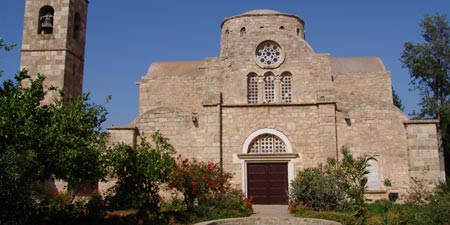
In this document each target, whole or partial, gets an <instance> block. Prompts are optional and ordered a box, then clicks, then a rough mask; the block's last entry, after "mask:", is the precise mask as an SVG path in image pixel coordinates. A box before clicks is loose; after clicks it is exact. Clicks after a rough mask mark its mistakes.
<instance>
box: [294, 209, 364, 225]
mask: <svg viewBox="0 0 450 225" xmlns="http://www.w3.org/2000/svg"><path fill="white" fill-rule="evenodd" d="M291 212H292V213H294V214H295V216H298V217H305V218H317V219H325V220H331V221H336V222H339V223H342V224H343V225H353V224H358V221H357V218H356V217H354V216H353V215H352V214H350V213H346V212H336V211H314V210H311V209H310V208H308V207H307V206H305V205H299V206H297V207H295V209H292V210H291Z"/></svg>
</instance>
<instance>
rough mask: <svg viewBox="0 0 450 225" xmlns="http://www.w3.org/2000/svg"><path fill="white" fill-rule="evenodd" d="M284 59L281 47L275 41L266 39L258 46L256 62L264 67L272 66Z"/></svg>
mask: <svg viewBox="0 0 450 225" xmlns="http://www.w3.org/2000/svg"><path fill="white" fill-rule="evenodd" d="M282 61H283V54H282V51H281V47H280V46H279V45H278V44H277V43H275V42H273V41H265V42H263V43H261V44H260V45H258V47H257V48H256V63H257V64H258V65H260V66H262V67H268V68H272V67H275V66H277V65H279V64H280V63H281V62H282Z"/></svg>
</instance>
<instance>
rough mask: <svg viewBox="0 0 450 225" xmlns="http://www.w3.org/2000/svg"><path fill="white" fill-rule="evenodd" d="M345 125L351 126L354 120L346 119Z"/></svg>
mask: <svg viewBox="0 0 450 225" xmlns="http://www.w3.org/2000/svg"><path fill="white" fill-rule="evenodd" d="M345 123H346V124H347V126H351V125H352V120H350V118H345Z"/></svg>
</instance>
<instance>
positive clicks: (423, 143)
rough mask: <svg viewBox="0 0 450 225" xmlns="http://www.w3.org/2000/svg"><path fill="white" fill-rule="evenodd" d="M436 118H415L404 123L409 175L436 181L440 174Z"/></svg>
mask: <svg viewBox="0 0 450 225" xmlns="http://www.w3.org/2000/svg"><path fill="white" fill-rule="evenodd" d="M436 123H437V121H436V120H428V121H427V120H417V121H414V120H412V121H408V122H406V123H405V126H406V131H407V143H408V156H409V165H410V168H409V170H410V174H409V175H410V176H411V177H418V178H421V177H424V176H425V178H426V179H428V181H432V182H436V181H437V180H438V179H439V178H440V176H441V174H440V165H439V151H438V148H437V146H438V143H437V133H436Z"/></svg>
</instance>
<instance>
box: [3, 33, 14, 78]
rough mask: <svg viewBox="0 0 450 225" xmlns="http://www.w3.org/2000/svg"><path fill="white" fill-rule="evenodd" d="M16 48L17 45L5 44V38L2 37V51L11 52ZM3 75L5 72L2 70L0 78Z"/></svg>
mask: <svg viewBox="0 0 450 225" xmlns="http://www.w3.org/2000/svg"><path fill="white" fill-rule="evenodd" d="M15 46H16V44H5V43H3V38H2V37H0V50H4V51H10V50H11V49H13V48H14V47H15ZM2 74H3V70H0V77H1V76H2Z"/></svg>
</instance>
